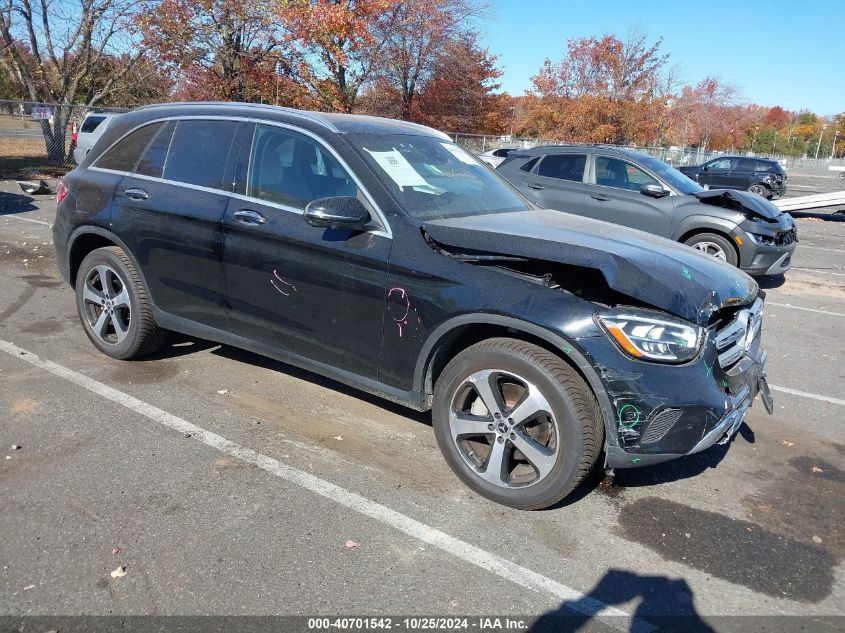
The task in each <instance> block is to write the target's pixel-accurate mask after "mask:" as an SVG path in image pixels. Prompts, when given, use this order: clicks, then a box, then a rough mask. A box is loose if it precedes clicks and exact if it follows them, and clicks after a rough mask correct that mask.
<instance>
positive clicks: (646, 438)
mask: <svg viewBox="0 0 845 633" xmlns="http://www.w3.org/2000/svg"><path fill="white" fill-rule="evenodd" d="M682 413H683V411H681V409H663V411H661V412H660V413H658V414H657V415H655V416H653V417H652V419H651V421H650V422H649V423H648V426H646V429H645V433H643V435H642V437H641V438H640V444H654V443H655V442H657V441H659V440H660V439H662V438H663V436H664V435H666V434H667V433H668V432H669V429H671V428H672V427H673V426H675V423H676V422H677V421H678V420H680V419H681V414H682Z"/></svg>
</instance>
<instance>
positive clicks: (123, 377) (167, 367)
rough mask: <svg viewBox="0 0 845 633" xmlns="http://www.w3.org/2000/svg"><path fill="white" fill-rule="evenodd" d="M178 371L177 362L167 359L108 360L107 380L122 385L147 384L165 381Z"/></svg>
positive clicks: (176, 374)
mask: <svg viewBox="0 0 845 633" xmlns="http://www.w3.org/2000/svg"><path fill="white" fill-rule="evenodd" d="M179 373H180V367H179V362H178V360H176V359H168V360H140V361H123V360H113V361H110V362H109V370H108V380H111V381H114V382H118V383H120V384H123V385H129V384H134V385H149V384H154V383H159V382H165V381H167V380H169V379H171V378H175V377H176V376H178V375H179Z"/></svg>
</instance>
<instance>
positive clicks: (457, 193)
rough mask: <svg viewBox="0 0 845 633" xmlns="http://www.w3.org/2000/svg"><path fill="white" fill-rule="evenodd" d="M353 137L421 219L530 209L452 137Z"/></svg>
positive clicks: (404, 205) (404, 204)
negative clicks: (452, 140)
mask: <svg viewBox="0 0 845 633" xmlns="http://www.w3.org/2000/svg"><path fill="white" fill-rule="evenodd" d="M347 138H348V139H349V140H350V141H351V143H352V145H353V146H354V147H355V148H356V149H357V150H358V151H359V152H360V153H361V155H362V156H363V158H364V160H365V161H366V162H367V163H368V164H369V165H370V166H371V167H372V168H373V171H374V172H375V173H376V175H377V176H378V177H379V179H380V180H381V182H382V183H383V184H384V186H385V187H386V188H387V190H388V191H390V193H391V194H392V195H393V197H394V198H395V199H396V201H397V202H398V203H399V205H400V206H401V207H402V208H403V209H404V210H405V212H407V213H408V215H410V216H411V217H413V218H415V219H417V220H419V221H421V222H424V221H427V220H440V219H443V218H454V217H463V216H469V215H482V214H487V213H502V212H505V211H526V210H528V209H529V208H530V207H529V205H528V203H527V202H526V201H525V200H523V199H522V198H521V197H520V196H519V195H518V194H516V193H515V192H514V191H513V190H512V189H511V188H510V187H509V186H508V185H506V184H505V183H504V182H503V181H502V180H501V178H499V176H497V175H496V174H494V173H493V172H492V171H491V170H490V168H489V167H487V166H485V165H484V163H482V162H480V161H478V160H476V158H475V157H474V156H473V155H472V154H470V153H469V152H467V151H465V150H464V149H462V148H460V147H459V146H458V145H456V144H455V143H452V142H451V141H449V140H447V139H440V138H436V137H431V136H412V135H405V134H350V135H348V137H347Z"/></svg>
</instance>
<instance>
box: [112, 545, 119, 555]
mask: <svg viewBox="0 0 845 633" xmlns="http://www.w3.org/2000/svg"><path fill="white" fill-rule="evenodd" d="M119 553H120V548H119V547H112V548H111V555H112V556H117V555H118V554H119Z"/></svg>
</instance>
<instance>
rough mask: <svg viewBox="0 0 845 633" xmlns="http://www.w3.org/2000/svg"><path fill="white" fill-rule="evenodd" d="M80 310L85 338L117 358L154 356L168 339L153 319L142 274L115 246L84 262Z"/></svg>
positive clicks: (79, 282)
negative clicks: (86, 336)
mask: <svg viewBox="0 0 845 633" xmlns="http://www.w3.org/2000/svg"><path fill="white" fill-rule="evenodd" d="M76 308H77V311H78V312H79V319H80V321H82V327H83V329H84V330H85V334H87V335H88V338H89V339H90V340H91V342H92V343H93V344H94V346H95V347H96V348H97V349H99V350H100V351H101V352H103V354H106V355H107V356H111V357H112V358H119V359H122V360H127V359H130V358H137V357H140V356H145V355H146V354H151V353H152V352H154V351H156V350H157V349H158V348H159V347H161V345H162V343H163V342H164V339H165V337H166V332H165V330H162V329H161V328H159V327H158V326H157V325H156V322H155V320H154V319H153V315H152V310H151V306H150V301H149V296H148V294H147V289H146V288H145V287H144V283H143V281H142V280H141V276H140V274H139V273H138V271H137V270H136V269H135V266H134V265H133V264H132V260H130V259H129V257H128V256H127V255H126V253H125V252H124V251H123V250H122V249H120V248H118V247H116V246H111V247H108V248H98V249H96V250H93V251H91V252H90V253H89V254H88V255H87V256H86V257H85V259H83V260H82V264H80V266H79V271H78V272H77V275H76Z"/></svg>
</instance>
